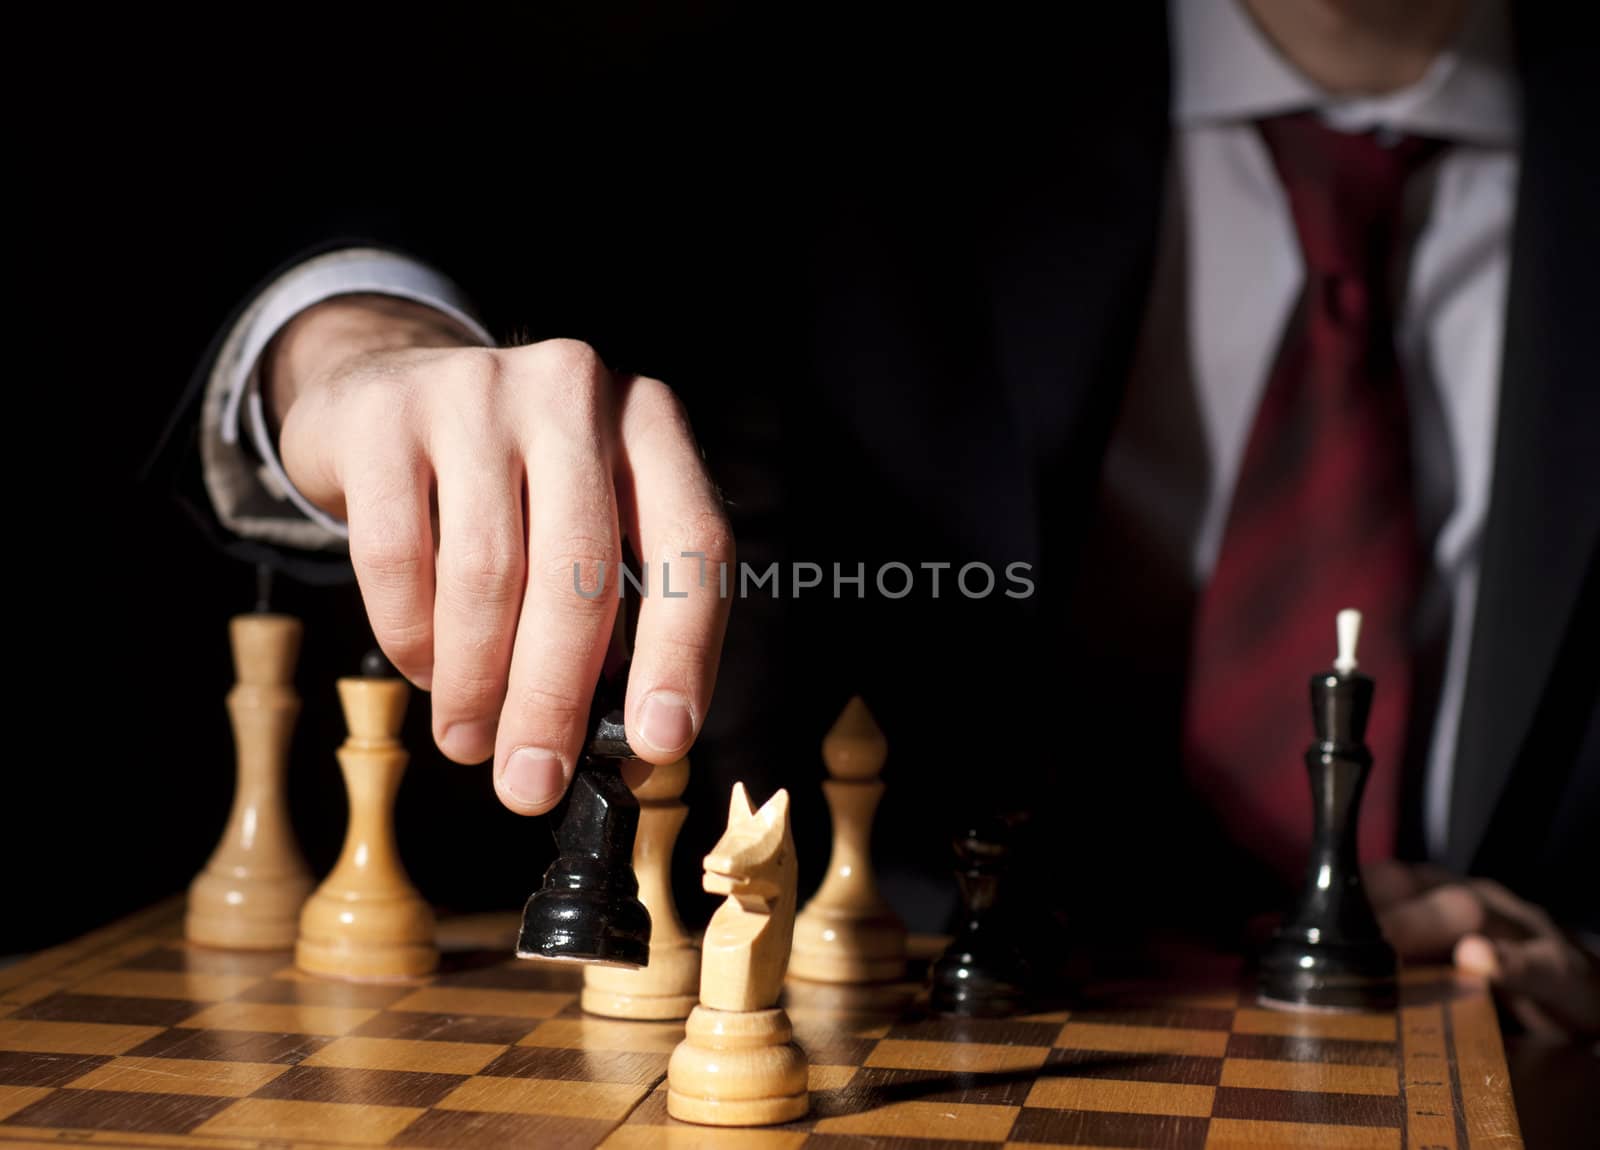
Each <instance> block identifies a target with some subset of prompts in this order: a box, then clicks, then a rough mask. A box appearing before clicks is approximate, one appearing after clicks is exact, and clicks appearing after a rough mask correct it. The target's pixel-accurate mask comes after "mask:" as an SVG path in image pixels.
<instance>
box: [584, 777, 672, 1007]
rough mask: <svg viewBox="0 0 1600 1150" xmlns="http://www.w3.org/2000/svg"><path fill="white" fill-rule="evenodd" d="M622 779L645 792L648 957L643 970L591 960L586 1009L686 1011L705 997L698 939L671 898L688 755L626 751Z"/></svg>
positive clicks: (641, 855)
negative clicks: (648, 758) (658, 756)
mask: <svg viewBox="0 0 1600 1150" xmlns="http://www.w3.org/2000/svg"><path fill="white" fill-rule="evenodd" d="M622 781H623V782H625V783H627V784H628V789H629V790H630V791H632V792H633V795H634V797H635V798H636V799H638V800H639V829H638V832H637V833H636V834H635V835H634V839H633V872H634V874H635V875H636V876H637V877H638V879H639V901H640V902H642V903H644V906H645V909H646V910H648V911H649V912H650V962H649V965H647V966H645V967H642V968H640V969H638V970H632V969H627V968H624V967H616V966H599V965H589V966H585V967H584V968H583V999H582V1002H583V1009H584V1010H586V1011H588V1012H589V1013H590V1014H601V1015H605V1016H606V1017H608V1018H630V1019H634V1020H636V1021H642V1022H661V1021H666V1020H669V1019H675V1018H687V1017H689V1012H690V1011H691V1010H693V1009H694V1007H695V1003H697V1002H698V1001H699V997H700V944H699V943H698V942H696V941H695V940H694V939H693V938H691V937H690V936H689V934H688V932H687V931H685V930H684V929H683V921H682V920H681V919H679V918H678V907H677V904H676V903H675V902H674V901H673V898H672V847H673V844H674V843H676V842H677V841H678V832H679V831H680V830H682V829H683V820H684V818H685V817H686V816H687V815H688V813H689V808H688V807H686V806H684V805H683V803H682V802H680V801H679V799H678V796H679V795H681V794H683V788H684V787H686V786H688V784H689V760H688V759H679V760H678V761H677V762H675V763H668V764H667V765H666V766H664V767H652V766H651V765H650V764H649V763H646V762H643V761H641V760H639V759H628V760H626V761H624V762H623V764H622Z"/></svg>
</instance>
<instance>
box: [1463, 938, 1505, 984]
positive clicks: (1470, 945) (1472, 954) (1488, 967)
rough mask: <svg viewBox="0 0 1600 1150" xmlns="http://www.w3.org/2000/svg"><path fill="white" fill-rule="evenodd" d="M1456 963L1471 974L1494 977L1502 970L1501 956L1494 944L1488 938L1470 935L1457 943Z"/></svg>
mask: <svg viewBox="0 0 1600 1150" xmlns="http://www.w3.org/2000/svg"><path fill="white" fill-rule="evenodd" d="M1455 960H1456V965H1457V966H1458V967H1460V968H1461V969H1462V970H1465V971H1467V972H1468V973H1471V974H1479V975H1483V976H1484V977H1486V978H1493V977H1494V976H1495V975H1496V974H1497V973H1499V970H1500V961H1499V956H1498V955H1496V954H1495V952H1494V944H1493V943H1492V942H1490V941H1489V940H1488V939H1486V938H1480V937H1478V936H1477V935H1468V936H1467V937H1466V938H1463V939H1462V940H1461V941H1460V942H1458V943H1456V953H1455Z"/></svg>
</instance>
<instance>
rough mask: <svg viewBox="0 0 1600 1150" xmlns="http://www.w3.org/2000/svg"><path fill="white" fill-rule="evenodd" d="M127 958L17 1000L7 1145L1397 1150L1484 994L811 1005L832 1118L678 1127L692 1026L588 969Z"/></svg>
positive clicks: (36, 978) (4, 1114)
mask: <svg viewBox="0 0 1600 1150" xmlns="http://www.w3.org/2000/svg"><path fill="white" fill-rule="evenodd" d="M112 949H113V950H114V952H115V953H114V955H113V957H112V958H110V959H107V958H106V956H105V955H104V954H96V953H89V952H85V953H84V954H82V955H81V956H80V957H78V958H77V959H75V961H74V963H73V964H72V967H71V969H72V971H73V973H72V976H71V977H70V978H59V977H56V976H55V972H53V971H49V970H42V969H35V970H31V971H29V972H27V975H28V977H26V978H19V977H13V978H12V979H11V981H9V983H7V990H6V995H7V997H6V999H5V1001H4V1004H3V1010H0V1131H4V1132H17V1133H21V1134H23V1135H24V1136H29V1135H30V1131H31V1132H32V1136H39V1137H49V1134H47V1133H45V1132H49V1131H54V1132H57V1133H59V1134H60V1135H61V1136H63V1137H67V1138H69V1140H70V1137H71V1132H73V1131H85V1132H91V1131H100V1132H102V1133H101V1134H98V1135H95V1137H97V1138H100V1139H102V1140H103V1139H104V1138H105V1137H106V1136H107V1135H106V1133H105V1132H114V1133H115V1134H126V1135H128V1136H129V1137H130V1138H132V1137H133V1136H135V1135H148V1136H150V1137H151V1138H160V1139H186V1138H191V1137H192V1138H194V1139H196V1140H203V1139H213V1140H222V1141H228V1140H237V1139H250V1140H258V1141H265V1140H273V1141H275V1142H292V1141H294V1140H297V1139H304V1140H307V1141H318V1142H326V1141H327V1140H328V1138H329V1132H330V1131H336V1132H337V1138H338V1140H339V1141H341V1142H347V1143H369V1144H373V1145H380V1144H382V1145H393V1146H411V1147H428V1146H434V1147H452V1146H460V1147H469V1146H481V1145H515V1144H536V1145H540V1146H554V1147H565V1146H573V1147H579V1146H592V1145H595V1144H596V1143H597V1142H600V1141H601V1140H602V1139H604V1140H605V1141H604V1145H606V1146H607V1147H610V1148H611V1150H619V1148H620V1150H629V1148H630V1147H641V1146H649V1147H656V1146H666V1147H669V1148H670V1147H673V1146H694V1147H701V1146H704V1147H709V1148H711V1150H715V1148H716V1147H719V1146H737V1147H750V1148H752V1150H763V1148H768V1147H770V1148H773V1150H778V1148H797V1147H808V1148H811V1150H817V1148H827V1147H840V1148H841V1150H842V1148H845V1147H849V1146H854V1145H859V1144H861V1140H862V1139H867V1138H871V1139H875V1140H880V1142H881V1143H882V1144H885V1145H892V1146H893V1147H895V1150H919V1148H930V1150H931V1148H937V1150H957V1148H958V1147H961V1146H964V1145H966V1146H986V1147H1001V1146H1005V1145H1018V1144H1026V1143H1034V1142H1039V1143H1046V1144H1049V1143H1056V1144H1074V1145H1098V1146H1123V1147H1150V1148H1152V1150H1154V1148H1157V1147H1161V1148H1166V1147H1185V1146H1196V1147H1199V1146H1205V1147H1208V1148H1209V1147H1226V1146H1233V1145H1237V1146H1251V1147H1256V1148H1259V1147H1261V1146H1285V1147H1294V1146H1317V1147H1322V1146H1327V1147H1334V1148H1339V1147H1360V1148H1366V1147H1391V1146H1398V1145H1399V1144H1400V1141H1401V1135H1402V1129H1401V1127H1402V1123H1403V1121H1405V1120H1406V1118H1407V1114H1406V1111H1405V1109H1404V1107H1403V1105H1402V1099H1401V1095H1400V1087H1401V1077H1402V1072H1403V1068H1402V1066H1401V1059H1400V1053H1401V1040H1402V1038H1404V1041H1405V1042H1406V1047H1405V1049H1406V1051H1407V1054H1408V1057H1409V1056H1410V1055H1411V1054H1416V1055H1419V1056H1422V1055H1429V1056H1432V1057H1445V1056H1446V1055H1445V1053H1443V1052H1444V1051H1445V1046H1444V1045H1443V1044H1444V1042H1445V1039H1444V1037H1442V1035H1443V1033H1444V1032H1443V1027H1442V1017H1441V1015H1440V1007H1439V1006H1438V1005H1429V1006H1426V1007H1423V1008H1421V1009H1422V1011H1423V1014H1418V1013H1417V1010H1418V1008H1417V1007H1416V1005H1415V1004H1416V1003H1417V1002H1419V1001H1427V1002H1430V1003H1438V1002H1449V1001H1456V1000H1459V999H1460V998H1461V996H1462V995H1463V994H1464V993H1466V992H1465V991H1464V990H1463V989H1462V987H1461V986H1460V984H1459V983H1456V982H1454V981H1451V980H1448V979H1443V980H1441V979H1439V978H1437V977H1435V978H1433V979H1432V980H1423V979H1416V978H1413V979H1412V980H1411V981H1410V982H1409V983H1408V984H1407V986H1406V988H1405V994H1406V996H1407V1000H1408V1001H1409V1002H1411V1004H1412V1005H1411V1007H1410V1008H1409V1009H1408V1012H1406V1013H1405V1014H1404V1017H1405V1018H1407V1019H1409V1021H1407V1022H1406V1027H1407V1029H1406V1033H1405V1035H1404V1036H1402V1035H1401V1034H1400V1026H1399V1020H1398V1019H1397V1017H1396V1016H1395V1015H1333V1016H1319V1015H1304V1014H1299V1015H1296V1014H1280V1013H1276V1012H1270V1011H1263V1010H1260V1009H1258V1008H1256V1007H1255V1006H1254V1004H1253V1003H1252V1002H1251V1000H1250V998H1249V996H1248V993H1247V991H1245V990H1243V989H1241V988H1239V987H1237V986H1236V987H1234V988H1233V989H1232V990H1227V989H1222V988H1201V989H1200V990H1193V989H1190V990H1183V989H1182V988H1177V989H1174V990H1172V991H1171V992H1168V991H1165V990H1161V989H1160V988H1157V989H1156V990H1151V989H1150V988H1149V987H1145V988H1143V989H1142V990H1141V989H1140V987H1139V986H1137V985H1136V984H1131V983H1130V984H1128V985H1123V986H1120V987H1116V988H1112V989H1111V990H1110V991H1108V992H1102V993H1100V994H1099V995H1098V996H1097V997H1096V998H1094V999H1093V1000H1092V1001H1090V1002H1089V1003H1088V1004H1087V1005H1085V1006H1083V1007H1081V1008H1077V1009H1073V1010H1063V1011H1059V1012H1055V1013H1050V1014H1041V1015H1032V1016H1027V1017H1023V1018H1016V1019H1005V1020H987V1019H972V1020H967V1019H938V1018H928V1017H922V1016H919V1015H918V1014H917V1013H916V1004H915V1003H912V1004H910V1007H909V1009H908V1011H907V1012H903V1013H901V1014H900V1015H898V1016H897V1015H895V1014H893V1013H888V1012H882V1011H875V1010H872V1009H859V1010H850V1009H844V1010H839V1009H833V1010H830V1009H825V1008H824V1006H825V1005H826V1004H825V1002H824V1000H823V997H822V996H819V995H816V994H813V995H812V996H811V997H810V998H809V999H807V1000H806V1001H805V1002H803V1003H797V1005H796V1009H795V1011H794V1022H795V1029H796V1036H797V1039H798V1040H799V1041H800V1042H801V1044H802V1045H803V1046H804V1047H805V1048H806V1050H807V1053H808V1055H809V1057H810V1060H811V1069H810V1085H811V1090H812V1100H813V1107H812V1111H811V1113H810V1114H809V1115H808V1116H807V1117H806V1118H805V1119H804V1120H803V1121H801V1122H798V1123H793V1124H789V1125H785V1126H782V1127H776V1128H770V1129H764V1130H747V1129H730V1130H715V1129H708V1128H704V1127H694V1126H689V1125H685V1124H679V1123H675V1122H673V1121H671V1120H670V1119H669V1117H668V1116H667V1113H666V1105H665V1099H666V1093H665V1081H664V1078H665V1073H666V1065H667V1061H668V1057H669V1055H670V1053H671V1050H672V1048H673V1047H674V1046H675V1045H676V1043H677V1042H678V1040H679V1039H680V1038H681V1037H682V1025H681V1024H677V1023H629V1022H620V1021H616V1020H607V1019H599V1018H591V1017H588V1016H585V1015H583V1014H582V1013H581V1011H580V1010H579V1009H578V1006H577V993H576V992H577V985H578V979H577V975H576V972H575V971H573V970H572V968H570V967H558V966H552V965H548V964H538V963H508V962H506V961H505V960H503V959H496V958H493V956H483V955H478V954H467V955H462V954H456V955H451V956H449V957H448V958H447V966H446V969H445V970H444V971H443V972H442V973H441V974H440V975H438V976H437V977H435V978H433V979H431V980H429V981H428V982H426V983H425V984H424V983H416V984H409V985H381V986H379V985H364V984H348V983H335V982H327V981H324V980H319V979H313V978H309V977H307V976H305V975H302V974H300V973H299V972H296V971H294V970H293V969H292V967H290V966H289V965H288V964H287V957H286V956H284V955H282V954H278V955H250V954H243V955H234V954H228V953H226V952H212V951H203V950H199V949H198V948H191V947H185V946H183V945H182V944H181V943H174V942H171V941H168V940H166V939H157V940H154V941H146V942H144V943H143V944H142V945H141V944H140V940H137V939H123V940H121V941H119V942H117V943H116V944H115V946H114V947H113V948H112ZM3 973H7V972H0V974H3ZM1441 988H1442V989H1441ZM1419 994H1421V995H1427V994H1432V995H1433V997H1432V998H1428V999H1419V998H1417V997H1416V996H1417V995H1419ZM1480 998H1481V993H1480ZM1484 1001H1485V1003H1486V1002H1487V1000H1484ZM902 1005H903V1003H902ZM1484 1009H1485V1011H1486V1012H1487V1011H1488V1009H1489V1008H1488V1007H1487V1005H1485V1007H1484ZM6 1010H8V1011H10V1014H9V1015H5V1014H4V1011H6ZM1424 1014H1425V1015H1426V1017H1424ZM1488 1018H1489V1021H1490V1023H1491V1024H1492V1014H1490V1015H1488ZM1424 1024H1426V1025H1424ZM213 1027H215V1029H213ZM1430 1028H1431V1029H1430ZM1430 1042H1431V1043H1432V1044H1433V1046H1431V1047H1428V1048H1427V1049H1424V1047H1423V1045H1419V1044H1425V1043H1430ZM1463 1057H1465V1055H1463ZM1412 1081H1413V1085H1415V1081H1416V1075H1415V1073H1413V1074H1412ZM1446 1101H1448V1100H1446ZM85 1136H88V1135H87V1134H86V1135H85ZM1417 1137H1418V1133H1417V1129H1416V1128H1413V1130H1412V1138H1413V1141H1415V1140H1416V1138H1417Z"/></svg>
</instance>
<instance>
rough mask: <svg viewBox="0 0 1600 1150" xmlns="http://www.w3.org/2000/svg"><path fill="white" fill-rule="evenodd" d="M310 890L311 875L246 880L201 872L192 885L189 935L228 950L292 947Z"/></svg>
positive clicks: (187, 917)
mask: <svg viewBox="0 0 1600 1150" xmlns="http://www.w3.org/2000/svg"><path fill="white" fill-rule="evenodd" d="M310 893H311V876H310V875H296V874H288V875H283V876H281V877H276V878H271V879H263V878H250V879H241V878H236V877H231V876H228V875H223V874H217V873H215V872H213V871H209V870H207V871H202V872H201V873H200V876H199V877H198V878H196V879H195V880H194V882H193V884H191V885H190V887H189V909H188V913H187V914H185V915H184V919H183V934H184V937H185V938H187V939H188V940H189V941H190V942H192V943H195V944H196V945H198V946H214V947H220V948H222V949H225V950H288V949H289V948H290V947H292V946H294V943H295V938H296V937H297V936H298V935H299V933H300V908H301V907H302V906H304V905H305V901H306V897H307V896H308V895H309V894H310Z"/></svg>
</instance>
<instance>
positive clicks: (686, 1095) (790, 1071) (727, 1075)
mask: <svg viewBox="0 0 1600 1150" xmlns="http://www.w3.org/2000/svg"><path fill="white" fill-rule="evenodd" d="M684 1034H685V1037H684V1040H683V1041H682V1042H680V1043H679V1044H678V1046H677V1048H676V1049H675V1050H673V1052H672V1060H671V1062H670V1063H669V1064H668V1066H667V1113H668V1114H670V1115H671V1116H672V1117H674V1118H676V1119H678V1120H680V1121H683V1122H695V1123H699V1124H700V1125H702V1126H772V1125H775V1124H777V1123H779V1122H792V1121H794V1120H795V1119H796V1118H802V1117H804V1116H805V1114H806V1112H807V1111H808V1110H810V1108H811V1095H810V1092H809V1091H808V1089H807V1085H806V1081H807V1063H806V1056H805V1052H804V1051H803V1050H801V1049H800V1048H799V1047H798V1046H796V1045H795V1044H794V1042H793V1041H792V1039H793V1038H794V1028H793V1027H792V1026H791V1025H790V1023H789V1016H788V1015H787V1014H786V1013H784V1011H783V1009H782V1008H781V1007H774V1008H772V1009H770V1010H751V1011H731V1010H713V1009H711V1008H709V1007H705V1006H697V1007H695V1008H694V1011H693V1012H692V1013H691V1014H690V1015H689V1020H688V1022H687V1023H685V1024H684Z"/></svg>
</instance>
